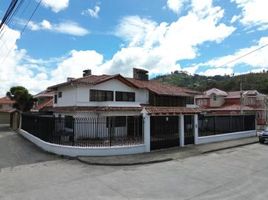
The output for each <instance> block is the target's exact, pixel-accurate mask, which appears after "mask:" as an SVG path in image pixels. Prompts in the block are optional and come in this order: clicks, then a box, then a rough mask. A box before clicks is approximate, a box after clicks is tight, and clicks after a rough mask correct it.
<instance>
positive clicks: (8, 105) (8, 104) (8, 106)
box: [0, 97, 15, 124]
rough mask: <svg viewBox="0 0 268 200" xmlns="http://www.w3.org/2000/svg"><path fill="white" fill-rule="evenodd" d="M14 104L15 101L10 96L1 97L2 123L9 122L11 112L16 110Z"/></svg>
mask: <svg viewBox="0 0 268 200" xmlns="http://www.w3.org/2000/svg"><path fill="white" fill-rule="evenodd" d="M13 104H14V101H13V100H11V99H10V98H8V97H2V98H0V124H9V122H10V113H11V112H13V111H14V110H15V109H14V108H13Z"/></svg>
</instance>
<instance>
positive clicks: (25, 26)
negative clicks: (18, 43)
mask: <svg viewBox="0 0 268 200" xmlns="http://www.w3.org/2000/svg"><path fill="white" fill-rule="evenodd" d="M41 2H42V0H40V1H39V2H38V3H37V5H36V6H35V9H34V10H33V12H32V14H31V15H30V18H29V19H28V20H27V22H26V23H25V25H24V27H23V29H22V31H21V35H22V34H23V33H24V31H25V30H26V28H27V26H28V24H29V23H30V21H31V19H32V18H33V16H34V14H35V13H36V11H37V10H38V8H39V6H40V4H41ZM14 46H15V44H14V45H13V46H12V47H11V48H10V49H9V51H8V53H7V54H6V56H5V57H4V59H3V60H2V62H1V64H0V65H2V64H3V63H4V62H5V60H6V59H7V57H8V56H9V54H10V53H11V51H12V49H13V47H14Z"/></svg>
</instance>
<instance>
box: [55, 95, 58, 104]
mask: <svg viewBox="0 0 268 200" xmlns="http://www.w3.org/2000/svg"><path fill="white" fill-rule="evenodd" d="M57 103H58V95H56V94H55V95H54V104H57Z"/></svg>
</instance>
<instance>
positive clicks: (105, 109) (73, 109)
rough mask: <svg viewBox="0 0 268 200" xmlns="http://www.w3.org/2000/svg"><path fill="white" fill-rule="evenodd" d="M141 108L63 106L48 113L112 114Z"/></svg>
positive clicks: (140, 108)
mask: <svg viewBox="0 0 268 200" xmlns="http://www.w3.org/2000/svg"><path fill="white" fill-rule="evenodd" d="M141 110H142V107H92V106H65V107H53V108H51V109H49V111H54V112H76V111H79V112H90V111H91V112H109V111H111V112H113V111H141Z"/></svg>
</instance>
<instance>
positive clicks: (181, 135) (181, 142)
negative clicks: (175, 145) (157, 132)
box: [179, 114, 184, 147]
mask: <svg viewBox="0 0 268 200" xmlns="http://www.w3.org/2000/svg"><path fill="white" fill-rule="evenodd" d="M179 119H180V120H179V134H180V146H181V147H183V146H184V115H183V114H180V116H179Z"/></svg>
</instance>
